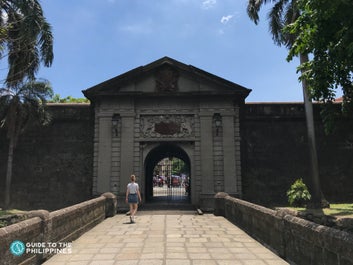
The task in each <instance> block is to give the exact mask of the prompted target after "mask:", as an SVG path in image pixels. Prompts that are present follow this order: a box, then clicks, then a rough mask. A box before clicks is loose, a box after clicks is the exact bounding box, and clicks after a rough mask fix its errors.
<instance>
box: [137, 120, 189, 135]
mask: <svg viewBox="0 0 353 265" xmlns="http://www.w3.org/2000/svg"><path fill="white" fill-rule="evenodd" d="M140 124H141V136H142V137H146V138H163V137H164V138H166V137H167V138H172V137H174V138H179V137H191V136H193V124H194V117H193V116H192V115H145V116H141V121H140Z"/></svg>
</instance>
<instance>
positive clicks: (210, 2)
mask: <svg viewBox="0 0 353 265" xmlns="http://www.w3.org/2000/svg"><path fill="white" fill-rule="evenodd" d="M216 4H217V0H205V1H203V2H202V8H203V9H210V8H212V7H214V6H215V5H216Z"/></svg>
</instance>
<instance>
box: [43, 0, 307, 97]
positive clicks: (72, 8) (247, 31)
mask: <svg viewBox="0 0 353 265" xmlns="http://www.w3.org/2000/svg"><path fill="white" fill-rule="evenodd" d="M41 3H42V7H43V10H44V13H45V16H46V18H47V20H48V22H49V23H50V24H51V25H52V30H53V34H54V56H55V58H54V62H53V65H52V67H51V68H44V67H42V68H41V70H40V72H39V74H38V77H41V78H46V79H48V80H49V81H50V82H51V84H52V86H53V89H54V92H55V93H58V94H60V95H61V97H66V96H69V95H70V96H73V97H83V94H82V92H81V91H82V90H84V89H87V88H89V87H91V86H94V85H96V84H98V83H101V82H103V81H105V80H107V79H110V78H112V77H115V76H117V75H120V74H123V73H125V72H127V71H129V70H131V69H134V68H136V67H139V66H142V65H146V64H148V63H151V62H153V61H155V60H157V59H160V58H161V57H164V56H168V57H171V58H173V59H175V60H178V61H180V62H182V63H185V64H191V65H193V66H195V67H198V68H201V69H202V70H205V71H207V72H209V73H212V74H215V75H217V76H220V77H222V78H225V79H227V80H229V81H232V82H234V83H237V84H239V85H242V86H244V87H247V88H251V89H252V90H253V91H252V93H251V94H250V95H249V97H248V98H247V99H246V101H247V102H259V101H260V102H271V101H273V102H280V101H282V102H284V101H302V91H301V84H300V83H299V82H298V76H297V74H296V67H297V64H298V60H295V61H294V62H291V63H288V62H287V61H286V56H287V50H286V49H285V48H283V47H282V48H281V47H278V46H276V45H275V44H274V43H273V41H272V39H271V35H270V33H269V32H268V23H267V19H266V15H267V11H266V10H264V12H263V13H262V14H261V19H260V23H259V25H257V26H256V25H255V24H254V23H253V22H252V21H250V19H249V18H248V16H247V13H246V5H247V0H74V1H60V0H42V1H41Z"/></svg>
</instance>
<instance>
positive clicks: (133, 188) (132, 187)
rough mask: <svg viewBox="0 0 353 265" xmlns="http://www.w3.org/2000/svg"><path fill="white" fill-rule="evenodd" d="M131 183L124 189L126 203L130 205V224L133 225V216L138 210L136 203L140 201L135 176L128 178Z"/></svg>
mask: <svg viewBox="0 0 353 265" xmlns="http://www.w3.org/2000/svg"><path fill="white" fill-rule="evenodd" d="M130 179H131V182H130V183H129V184H127V188H126V202H127V203H128V204H129V205H130V222H131V223H135V214H136V212H137V208H138V202H139V201H140V202H141V201H142V200H141V194H140V188H139V185H138V184H137V183H136V176H135V175H131V176H130Z"/></svg>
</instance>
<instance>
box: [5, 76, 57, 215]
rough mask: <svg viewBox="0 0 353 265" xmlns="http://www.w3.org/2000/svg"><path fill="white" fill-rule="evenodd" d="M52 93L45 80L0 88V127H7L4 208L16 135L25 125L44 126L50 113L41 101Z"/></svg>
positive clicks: (8, 203)
mask: <svg viewBox="0 0 353 265" xmlns="http://www.w3.org/2000/svg"><path fill="white" fill-rule="evenodd" d="M52 95H53V91H52V88H51V86H50V84H49V82H48V81H40V82H39V81H30V82H27V83H24V84H21V85H18V86H16V87H15V88H1V89H0V127H5V128H6V129H7V138H8V140H9V149H8V159H7V171H6V185H5V207H4V208H5V209H7V208H8V207H9V205H10V197H11V196H10V191H11V180H12V168H13V154H14V149H15V147H16V144H17V141H18V137H19V135H20V134H21V133H23V132H24V131H25V130H26V129H27V128H28V127H29V126H33V125H35V124H42V125H45V124H47V123H48V122H49V120H50V115H49V113H48V112H47V111H45V108H44V104H45V102H46V100H47V98H50V97H51V96H52Z"/></svg>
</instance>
